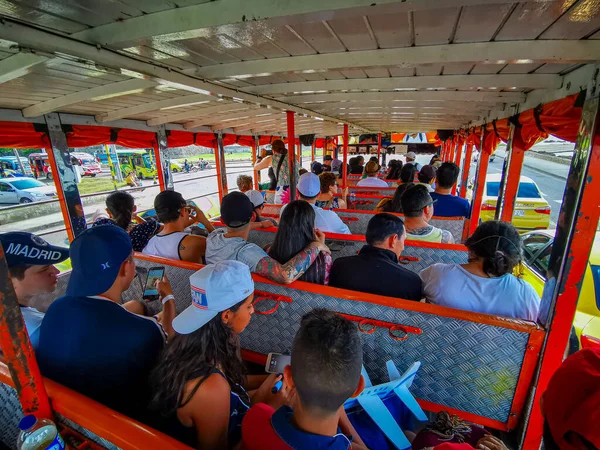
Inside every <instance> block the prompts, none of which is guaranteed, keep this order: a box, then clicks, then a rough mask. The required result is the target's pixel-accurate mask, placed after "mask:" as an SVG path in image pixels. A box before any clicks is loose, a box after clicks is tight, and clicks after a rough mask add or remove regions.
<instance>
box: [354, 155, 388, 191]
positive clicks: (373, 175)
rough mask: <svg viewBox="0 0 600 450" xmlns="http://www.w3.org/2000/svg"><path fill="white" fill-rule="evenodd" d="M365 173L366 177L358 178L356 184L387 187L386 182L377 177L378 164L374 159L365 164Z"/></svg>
mask: <svg viewBox="0 0 600 450" xmlns="http://www.w3.org/2000/svg"><path fill="white" fill-rule="evenodd" d="M365 173H366V175H367V177H366V178H365V179H364V180H360V181H359V182H358V183H357V186H362V187H384V188H386V187H389V186H388V184H387V183H386V182H385V181H383V180H380V179H379V178H377V174H378V173H379V164H377V162H376V161H369V162H368V163H367V165H366V166H365Z"/></svg>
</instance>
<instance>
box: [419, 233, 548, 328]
mask: <svg viewBox="0 0 600 450" xmlns="http://www.w3.org/2000/svg"><path fill="white" fill-rule="evenodd" d="M465 245H466V246H467V248H468V249H469V262H468V263H467V264H434V265H433V266H431V267H428V268H427V269H425V270H423V271H422V272H421V274H420V275H421V279H422V280H423V286H424V291H425V297H426V299H427V301H428V302H429V303H434V304H436V305H441V306H448V307H450V308H457V309H464V310H467V311H473V312H478V313H485V314H493V315H496V316H503V317H512V318H515V319H524V320H530V321H536V320H537V318H538V313H539V309H540V297H539V296H538V294H537V293H536V292H535V290H534V289H533V288H532V287H531V285H529V284H528V283H527V282H525V281H523V280H522V279H521V278H517V277H516V276H514V275H513V270H514V268H515V267H517V266H518V265H519V264H520V263H521V262H522V251H521V237H520V236H519V233H518V232H517V230H516V229H515V228H514V227H513V226H512V225H511V224H509V223H506V222H497V221H490V222H484V223H482V224H481V225H479V227H477V229H476V230H475V233H473V235H472V236H471V237H470V238H469V239H467V241H466V242H465Z"/></svg>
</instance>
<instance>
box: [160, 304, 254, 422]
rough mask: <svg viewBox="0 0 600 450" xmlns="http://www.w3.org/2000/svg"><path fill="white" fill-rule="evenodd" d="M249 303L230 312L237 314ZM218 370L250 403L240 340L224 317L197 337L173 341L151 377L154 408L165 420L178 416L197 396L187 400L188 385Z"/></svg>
mask: <svg viewBox="0 0 600 450" xmlns="http://www.w3.org/2000/svg"><path fill="white" fill-rule="evenodd" d="M245 301H246V299H244V300H242V301H241V302H239V303H237V304H236V305H234V306H232V307H231V308H229V310H231V311H233V312H236V311H237V310H238V309H239V308H240V306H242V305H243V304H244V302H245ZM215 368H219V369H220V370H221V371H222V372H223V374H224V375H225V377H226V378H227V381H228V382H229V386H230V387H231V390H232V391H233V392H235V393H237V394H238V395H240V396H241V397H242V400H244V401H249V399H248V398H246V397H247V396H245V394H244V391H243V389H241V388H240V387H239V386H242V385H243V384H244V382H245V380H246V375H245V374H246V367H245V366H244V362H243V361H242V355H241V351H240V341H239V337H238V335H237V334H235V333H234V332H233V331H232V330H231V328H229V327H228V326H227V325H225V324H224V323H223V320H222V319H221V314H220V313H219V314H217V315H216V316H215V317H213V318H212V319H211V320H210V322H208V323H206V325H204V326H202V327H201V328H199V329H198V330H196V331H194V332H193V333H190V334H178V335H176V336H175V337H174V338H173V339H171V340H170V341H169V345H167V346H166V347H165V349H164V350H163V352H162V355H161V358H160V361H159V363H158V365H157V366H156V367H155V368H154V370H153V371H152V373H151V374H150V384H151V386H152V392H153V395H152V400H151V403H150V407H151V408H152V409H154V410H156V411H160V412H161V413H162V414H163V415H165V416H169V415H172V414H175V413H176V412H177V409H179V408H181V407H183V406H185V405H186V404H187V403H188V402H189V401H190V400H191V399H192V397H193V395H194V392H192V393H191V394H190V395H188V396H186V397H184V393H185V387H186V384H187V383H188V382H189V381H191V380H193V379H196V378H202V379H204V378H205V377H207V376H209V375H210V374H211V372H212V371H213V370H214V369H215Z"/></svg>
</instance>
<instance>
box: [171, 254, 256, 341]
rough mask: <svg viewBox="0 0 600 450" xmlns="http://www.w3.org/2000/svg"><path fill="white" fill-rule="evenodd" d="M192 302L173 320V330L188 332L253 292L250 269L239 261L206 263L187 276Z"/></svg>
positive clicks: (201, 325) (180, 332) (204, 323)
mask: <svg viewBox="0 0 600 450" xmlns="http://www.w3.org/2000/svg"><path fill="white" fill-rule="evenodd" d="M190 287H191V289H192V304H191V305H190V306H188V307H187V308H186V309H185V310H183V311H182V313H181V314H179V315H178V316H177V317H175V319H173V329H174V330H175V331H176V332H177V333H179V334H190V333H193V332H194V331H196V330H198V329H200V328H202V327H203V326H204V325H206V324H207V323H208V322H209V321H210V320H211V319H212V318H213V317H215V316H216V315H217V314H219V313H220V312H223V311H226V310H227V309H229V308H231V307H232V306H235V305H237V304H238V303H239V302H241V301H242V300H245V299H246V298H248V296H249V295H250V294H252V293H253V292H254V281H253V280H252V276H251V275H250V268H249V267H248V266H247V265H246V264H244V263H242V262H240V261H229V260H227V261H221V262H219V263H217V264H209V265H208V266H204V267H203V268H202V269H200V270H199V271H197V272H196V273H194V274H192V275H191V276H190Z"/></svg>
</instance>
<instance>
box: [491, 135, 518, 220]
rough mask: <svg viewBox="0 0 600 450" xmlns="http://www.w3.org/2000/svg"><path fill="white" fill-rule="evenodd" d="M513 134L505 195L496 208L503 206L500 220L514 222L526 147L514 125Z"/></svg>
mask: <svg viewBox="0 0 600 450" xmlns="http://www.w3.org/2000/svg"><path fill="white" fill-rule="evenodd" d="M511 135H512V139H511V143H512V148H511V149H510V160H509V167H508V177H507V179H506V186H505V187H504V196H503V199H502V204H501V205H497V206H496V208H498V207H500V208H501V212H500V220H502V221H503V222H512V218H513V214H514V211H515V204H516V203H517V192H518V190H519V180H520V179H521V170H522V169H523V160H524V159H525V149H524V146H523V142H522V141H521V138H520V136H521V133H519V132H518V130H517V129H516V128H515V127H514V125H511Z"/></svg>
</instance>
